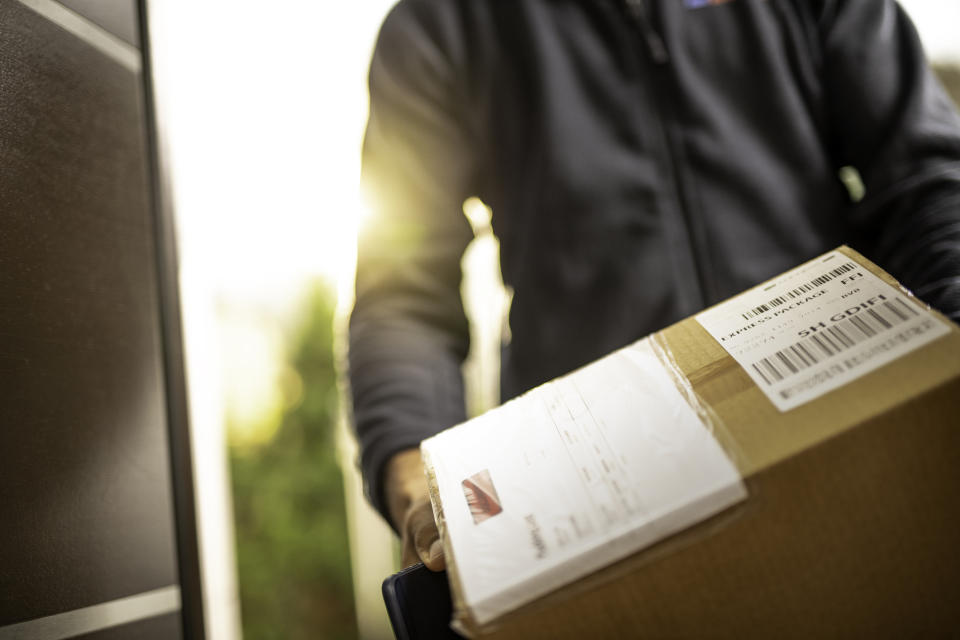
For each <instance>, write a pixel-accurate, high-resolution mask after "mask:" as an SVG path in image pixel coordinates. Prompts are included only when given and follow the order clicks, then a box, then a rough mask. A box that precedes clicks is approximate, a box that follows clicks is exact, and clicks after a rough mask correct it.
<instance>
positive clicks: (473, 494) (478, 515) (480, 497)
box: [460, 469, 503, 524]
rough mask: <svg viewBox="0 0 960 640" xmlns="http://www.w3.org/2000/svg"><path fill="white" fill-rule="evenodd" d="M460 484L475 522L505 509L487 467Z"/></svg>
mask: <svg viewBox="0 0 960 640" xmlns="http://www.w3.org/2000/svg"><path fill="white" fill-rule="evenodd" d="M460 484H461V485H462V486H463V495H464V497H465V498H466V499H467V506H468V507H470V515H472V516H473V523H474V524H480V523H481V522H483V521H484V520H487V519H488V518H492V517H493V516H495V515H497V514H498V513H500V512H501V511H503V507H502V506H501V505H500V496H498V495H497V490H496V488H495V487H494V486H493V479H492V478H490V472H489V471H487V470H486V469H484V470H483V471H480V472H478V473H475V474H473V475H472V476H470V477H469V478H467V479H466V480H464V481H463V482H461V483H460Z"/></svg>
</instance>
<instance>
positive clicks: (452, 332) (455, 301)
mask: <svg viewBox="0 0 960 640" xmlns="http://www.w3.org/2000/svg"><path fill="white" fill-rule="evenodd" d="M439 4H440V3H428V2H418V1H416V0H415V1H413V2H402V3H400V4H399V5H398V6H397V7H395V8H394V10H393V11H392V12H391V13H390V14H389V15H388V16H387V18H386V20H385V21H384V24H383V25H382V27H381V31H380V35H379V37H378V41H377V45H376V48H375V52H374V55H373V59H372V62H371V67H370V77H369V88H370V115H369V120H368V123H367V130H366V134H365V138H364V146H363V157H362V164H363V166H362V183H363V188H364V192H365V195H366V196H367V200H368V203H369V205H370V207H371V209H372V213H371V216H370V218H369V219H367V220H366V221H365V222H364V223H363V224H362V227H361V230H360V233H359V239H358V255H357V274H356V300H355V303H354V308H353V311H352V314H351V317H350V324H349V332H350V335H349V355H348V361H349V379H350V387H351V394H352V399H353V419H354V425H355V429H356V435H357V438H358V441H359V445H360V464H361V468H362V471H363V476H364V485H365V489H366V493H367V496H368V498H369V499H370V501H371V503H372V504H373V505H374V507H376V508H377V510H378V511H380V513H381V514H383V515H384V516H385V517H386V513H387V511H386V505H385V503H384V496H383V486H382V474H383V470H384V466H385V463H386V461H387V460H388V459H389V458H390V456H391V455H393V454H394V453H396V452H398V451H400V450H402V449H405V448H409V447H415V446H418V445H419V443H420V441H421V440H422V439H424V438H426V437H429V436H431V435H433V434H434V433H436V432H438V431H440V430H442V429H444V428H446V427H449V426H452V425H453V424H456V423H458V422H461V421H462V420H463V419H464V401H463V383H462V378H461V374H460V365H461V363H462V361H463V359H464V358H465V357H466V354H467V351H468V343H469V329H468V325H467V320H466V318H465V315H464V311H463V305H462V302H461V296H460V280H461V272H460V260H461V257H462V254H463V252H464V250H465V248H466V246H467V244H468V243H469V242H470V240H471V239H472V238H473V232H472V230H471V228H470V225H469V222H468V221H467V219H466V217H465V216H464V215H463V212H462V206H463V201H464V199H465V197H466V195H467V193H468V192H469V191H470V183H471V180H472V174H473V170H472V164H473V163H472V159H471V154H470V152H469V148H468V147H469V142H468V140H467V136H466V134H465V133H464V130H465V129H464V126H463V122H464V120H463V118H462V117H461V107H462V104H461V103H460V102H459V100H460V99H459V97H458V95H457V89H456V86H457V79H458V75H457V73H456V71H455V69H456V58H457V52H456V50H455V47H456V42H455V39H454V38H453V37H452V32H453V29H452V26H453V22H452V21H451V20H450V18H449V16H447V15H446V13H449V11H447V12H446V13H445V12H444V11H437V10H436V9H437V6H439ZM447 4H448V5H450V4H452V3H447ZM435 5H436V6H435ZM387 519H388V521H389V518H387Z"/></svg>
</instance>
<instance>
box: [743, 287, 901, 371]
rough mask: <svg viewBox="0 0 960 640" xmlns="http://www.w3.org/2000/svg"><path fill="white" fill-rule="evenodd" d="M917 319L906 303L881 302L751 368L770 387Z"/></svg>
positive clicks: (760, 361) (899, 301) (896, 301)
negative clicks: (868, 339)
mask: <svg viewBox="0 0 960 640" xmlns="http://www.w3.org/2000/svg"><path fill="white" fill-rule="evenodd" d="M917 315H919V312H918V311H917V310H916V309H914V308H913V307H911V306H910V305H909V304H907V303H906V302H904V301H903V300H899V299H895V300H893V301H886V302H882V303H880V304H879V305H876V306H874V307H872V308H870V309H866V310H864V311H861V312H859V313H857V314H856V315H853V316H849V317H847V318H844V319H843V320H840V321H838V322H835V323H834V324H832V325H831V326H829V327H825V328H823V329H821V330H819V331H818V332H817V333H815V334H813V335H812V336H809V337H807V338H804V339H803V340H801V341H800V342H797V343H795V344H793V345H791V346H789V347H787V348H785V349H781V350H780V351H777V352H776V353H774V354H772V355H770V356H767V357H766V358H761V359H759V360H757V361H756V362H754V363H753V364H752V365H751V367H752V368H753V370H754V371H756V372H757V374H758V375H759V376H760V377H761V378H762V379H763V381H764V382H766V383H767V385H773V384H774V383H777V382H782V381H783V380H786V379H787V378H789V377H791V376H793V375H794V374H797V373H800V372H801V371H803V370H804V369H807V368H809V367H812V366H813V365H815V364H819V363H820V362H823V361H824V360H825V359H827V358H830V357H832V356H835V355H837V354H839V353H841V352H843V351H846V350H847V349H849V348H850V347H853V346H855V345H857V344H859V343H860V342H863V341H864V340H866V339H867V338H872V337H873V336H876V335H879V334H880V333H883V332H884V331H887V330H888V329H892V328H893V327H895V326H897V325H898V324H900V323H902V322H906V321H907V320H909V319H910V318H912V317H914V316H917Z"/></svg>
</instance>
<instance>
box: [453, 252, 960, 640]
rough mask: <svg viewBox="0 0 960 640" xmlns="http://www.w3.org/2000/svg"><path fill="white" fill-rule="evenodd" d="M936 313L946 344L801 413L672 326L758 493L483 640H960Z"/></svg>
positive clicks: (953, 438)
mask: <svg viewBox="0 0 960 640" xmlns="http://www.w3.org/2000/svg"><path fill="white" fill-rule="evenodd" d="M839 251H840V252H841V253H842V254H844V255H845V256H847V257H849V258H851V259H852V260H853V261H855V262H856V263H858V264H859V265H862V266H863V267H864V268H865V269H867V270H869V271H870V272H872V273H874V274H876V275H877V276H879V277H880V278H881V279H883V280H884V281H885V282H887V283H889V284H891V285H893V286H895V287H898V288H899V285H897V283H896V282H895V281H894V280H893V279H892V278H890V277H889V276H888V275H887V274H885V273H883V272H882V271H881V270H880V269H879V268H877V267H876V266H875V265H873V264H871V263H870V262H868V261H867V260H866V259H865V258H863V257H862V256H860V255H859V254H857V253H856V252H854V251H852V250H850V249H848V248H846V247H842V248H840V249H839ZM934 315H935V316H936V319H937V321H938V322H942V323H943V324H944V325H945V326H947V327H948V330H947V331H946V332H945V335H943V336H941V337H939V338H937V339H936V340H934V341H932V342H930V343H929V344H926V345H924V346H922V347H920V348H918V349H915V350H913V351H911V352H909V353H907V354H905V355H902V356H901V357H898V358H897V359H895V360H894V361H893V362H890V363H888V364H886V365H884V366H882V367H881V368H879V369H877V370H874V371H872V372H870V373H867V374H866V375H863V376H862V377H860V378H858V379H856V380H854V381H852V382H849V383H848V384H845V385H843V386H841V387H839V388H837V389H834V390H832V391H830V392H828V393H824V394H823V395H821V396H819V397H817V398H815V399H813V400H811V401H809V402H806V403H804V404H801V405H800V406H798V407H796V408H793V409H790V410H788V411H780V410H778V409H777V408H776V407H775V406H774V405H773V403H772V402H771V401H770V400H769V399H768V397H767V396H766V395H765V394H764V393H763V392H762V391H761V390H760V388H759V387H758V385H757V384H756V383H755V382H754V380H753V379H751V377H750V376H748V375H747V373H746V371H745V370H744V368H743V367H741V365H740V364H738V362H737V361H735V360H734V358H733V357H731V355H729V354H728V353H727V351H726V350H724V348H722V347H721V346H720V344H719V343H718V342H717V340H715V339H714V338H713V337H711V335H710V334H708V333H707V331H706V330H705V329H704V327H703V326H702V325H701V324H700V323H698V322H697V320H696V319H694V318H688V319H686V320H684V321H682V322H680V323H678V324H676V325H673V326H671V327H669V328H667V329H665V330H664V331H662V332H661V333H660V335H659V337H658V339H659V340H660V341H661V342H662V343H663V344H665V345H666V347H667V348H668V349H669V352H670V353H671V354H672V357H673V359H674V362H675V365H676V366H677V368H679V370H680V371H681V372H682V374H683V376H684V377H685V378H686V379H687V380H688V381H689V383H690V385H691V386H692V388H693V390H694V392H695V393H696V395H697V396H698V398H699V400H700V402H701V403H702V404H703V405H705V406H706V407H707V408H708V409H709V410H710V411H712V412H713V413H714V414H715V417H716V418H718V424H721V425H722V428H720V429H717V430H716V432H715V436H716V437H717V439H718V440H719V441H720V443H721V445H723V447H724V448H725V449H726V450H727V451H728V452H730V453H731V457H732V459H733V461H734V463H735V464H736V466H737V468H738V469H739V471H740V473H741V475H742V476H743V478H744V482H745V483H746V486H747V488H748V491H749V497H748V498H747V499H746V501H745V502H742V503H741V504H739V505H737V506H735V507H733V508H732V509H729V510H727V511H726V512H724V513H722V514H720V515H718V516H715V517H712V518H710V519H708V520H706V521H704V522H702V523H701V524H699V525H696V526H694V527H692V528H690V529H688V530H686V531H684V532H682V533H680V534H678V535H675V536H672V537H670V538H668V539H666V540H663V541H661V542H659V543H657V544H656V545H654V546H653V547H650V548H647V549H645V550H643V551H641V552H639V553H636V554H634V555H632V556H630V557H628V558H626V559H624V560H621V561H620V562H618V563H616V564H615V565H613V566H610V567H608V568H606V569H603V570H601V571H599V572H597V573H595V574H593V575H591V576H588V577H587V578H585V579H582V580H579V581H577V582H576V583H574V584H571V585H569V586H567V587H565V588H563V589H561V590H559V591H557V592H555V593H553V594H551V595H548V596H546V597H544V598H542V599H540V600H538V601H536V602H533V603H531V604H529V605H525V606H524V607H522V608H521V609H519V610H517V611H514V612H512V613H509V614H507V615H506V616H505V617H503V618H501V619H499V620H497V621H496V622H494V623H493V624H491V625H488V626H487V627H486V628H485V629H483V633H484V634H485V637H492V638H523V639H524V640H529V639H531V638H628V637H629V638H633V637H637V638H644V637H649V638H704V637H723V638H743V637H754V638H781V637H803V638H819V637H929V636H938V637H945V636H956V635H960V329H958V328H957V327H956V326H955V325H953V324H951V323H950V322H949V321H948V320H946V319H945V318H943V316H940V315H939V314H934ZM438 506H439V505H438ZM440 513H441V514H442V510H441V511H440ZM441 517H442V516H441ZM445 542H446V543H447V544H449V540H446V541H445ZM453 576H454V578H453V582H454V585H453V591H454V599H455V601H458V602H460V603H461V604H462V599H461V598H460V594H459V593H458V587H457V585H456V578H455V576H456V573H455V567H454V573H453ZM461 621H462V622H463V623H464V624H465V625H466V627H467V628H471V626H472V625H471V622H470V620H469V615H467V616H466V617H465V618H461ZM473 631H474V632H477V629H476V627H473Z"/></svg>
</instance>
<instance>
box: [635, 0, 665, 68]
mask: <svg viewBox="0 0 960 640" xmlns="http://www.w3.org/2000/svg"><path fill="white" fill-rule="evenodd" d="M626 3H627V11H629V12H630V16H631V17H632V18H633V22H634V24H636V25H637V27H639V29H640V34H641V35H642V36H643V42H644V44H646V46H647V52H649V53H650V57H651V58H652V59H653V61H654V62H655V63H657V64H666V63H667V62H668V61H669V60H670V54H669V53H667V46H666V45H665V44H664V43H663V38H661V37H660V34H659V33H657V30H656V29H654V28H653V23H652V22H651V20H650V11H649V9H648V7H647V0H626Z"/></svg>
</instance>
